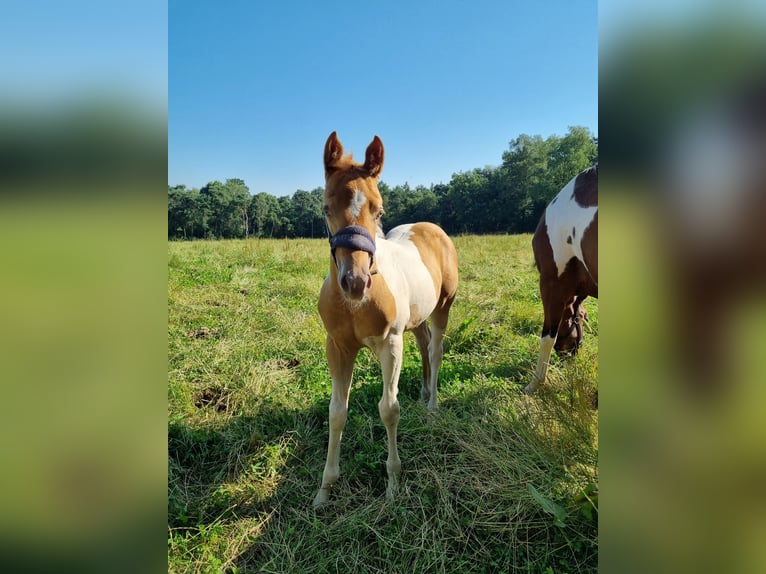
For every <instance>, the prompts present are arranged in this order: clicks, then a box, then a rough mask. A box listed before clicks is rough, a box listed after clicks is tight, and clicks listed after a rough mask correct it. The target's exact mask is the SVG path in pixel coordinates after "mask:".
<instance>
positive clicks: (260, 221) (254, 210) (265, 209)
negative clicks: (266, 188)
mask: <svg viewBox="0 0 766 574" xmlns="http://www.w3.org/2000/svg"><path fill="white" fill-rule="evenodd" d="M248 214H249V217H250V221H251V225H252V233H253V235H255V236H256V237H273V236H274V232H275V230H277V229H278V227H279V222H280V217H279V202H278V201H277V198H276V197H274V196H273V195H270V194H268V193H265V192H261V193H258V194H256V195H254V196H253V198H252V199H251V200H250V205H249V206H248Z"/></svg>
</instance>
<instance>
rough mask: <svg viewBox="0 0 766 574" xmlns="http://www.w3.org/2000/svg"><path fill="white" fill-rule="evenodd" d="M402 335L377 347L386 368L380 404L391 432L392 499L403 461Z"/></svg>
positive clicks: (389, 489) (389, 490)
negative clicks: (400, 428) (398, 442)
mask: <svg viewBox="0 0 766 574" xmlns="http://www.w3.org/2000/svg"><path fill="white" fill-rule="evenodd" d="M402 350H403V338H402V335H401V333H399V334H390V335H389V336H388V338H387V339H386V340H385V342H384V343H383V344H382V345H381V346H380V347H379V348H378V350H377V355H378V359H380V366H381V370H382V371H383V396H382V397H381V399H380V402H379V403H378V412H379V413H380V419H381V420H382V421H383V424H384V425H385V426H386V434H387V435H388V459H387V460H386V472H387V473H388V487H387V488H386V497H387V498H389V499H391V498H393V497H394V494H396V491H397V490H398V488H399V472H400V470H401V468H402V462H401V460H400V459H399V451H398V449H397V446H396V427H397V425H398V424H399V400H398V399H397V395H398V393H399V373H400V372H401V370H402Z"/></svg>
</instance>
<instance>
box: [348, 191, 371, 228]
mask: <svg viewBox="0 0 766 574" xmlns="http://www.w3.org/2000/svg"><path fill="white" fill-rule="evenodd" d="M365 203H367V196H365V195H364V192H362V190H360V189H357V190H356V191H355V192H354V196H353V197H352V198H351V205H349V206H348V210H349V211H350V212H351V217H353V218H354V223H356V220H357V219H358V218H359V215H360V214H361V213H362V208H363V207H364V204H365Z"/></svg>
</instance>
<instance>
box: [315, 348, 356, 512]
mask: <svg viewBox="0 0 766 574" xmlns="http://www.w3.org/2000/svg"><path fill="white" fill-rule="evenodd" d="M326 346H327V365H328V367H329V368H330V376H331V377H332V395H331V397H330V417H329V419H330V440H329V442H328V445H327V462H326V463H325V467H324V472H323V473H322V486H321V487H320V488H319V492H317V495H316V497H314V508H317V507H319V506H321V505H323V504H324V503H326V502H327V501H328V500H329V498H330V488H332V486H333V485H334V484H335V481H336V480H338V476H339V475H340V465H339V462H338V461H339V458H340V439H341V436H342V434H343V427H345V426H346V416H347V414H348V395H349V392H350V390H351V375H352V373H353V370H354V360H355V359H356V355H357V353H358V352H359V349H352V350H345V349H341V348H339V347H338V346H337V345H336V344H335V341H333V339H332V338H331V337H330V336H329V335H328V336H327V345H326Z"/></svg>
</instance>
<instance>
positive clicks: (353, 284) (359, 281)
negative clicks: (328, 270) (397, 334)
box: [328, 225, 377, 300]
mask: <svg viewBox="0 0 766 574" xmlns="http://www.w3.org/2000/svg"><path fill="white" fill-rule="evenodd" d="M328 235H329V230H328ZM338 247H343V248H346V249H350V250H351V251H364V252H366V253H368V254H369V255H370V264H369V267H367V269H366V270H364V271H363V272H361V273H360V272H359V269H358V268H355V267H356V266H354V267H351V268H349V269H347V268H346V267H345V265H339V264H338V260H337V258H336V257H335V250H336V249H337V248H338ZM330 253H331V254H332V258H333V261H335V265H336V266H337V267H338V283H339V284H340V287H341V289H343V292H344V293H345V294H346V296H348V297H349V298H351V299H354V300H359V299H362V298H363V297H364V295H365V293H366V292H367V290H368V289H369V288H370V287H371V286H372V276H373V275H374V274H375V273H377V271H371V270H370V268H371V267H372V264H373V262H374V260H375V241H374V240H373V238H372V235H370V233H369V231H367V230H366V229H365V228H364V227H362V226H360V225H349V226H348V227H344V228H343V229H341V230H339V231H338V232H337V233H336V234H335V235H330Z"/></svg>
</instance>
